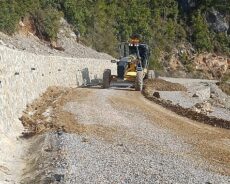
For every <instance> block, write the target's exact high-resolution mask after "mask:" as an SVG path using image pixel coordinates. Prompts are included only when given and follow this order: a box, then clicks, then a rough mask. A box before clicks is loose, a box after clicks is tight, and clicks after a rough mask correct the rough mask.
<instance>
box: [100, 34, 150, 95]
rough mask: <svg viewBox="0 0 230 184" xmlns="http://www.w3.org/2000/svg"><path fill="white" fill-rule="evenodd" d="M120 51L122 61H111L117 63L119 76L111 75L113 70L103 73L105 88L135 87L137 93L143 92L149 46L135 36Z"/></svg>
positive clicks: (121, 45)
mask: <svg viewBox="0 0 230 184" xmlns="http://www.w3.org/2000/svg"><path fill="white" fill-rule="evenodd" d="M119 50H120V59H119V60H118V61H117V60H112V61H111V62H113V63H117V75H111V70H110V69H106V70H105V71H104V73H103V88H109V87H110V86H133V87H134V88H135V90H136V91H142V88H143V79H144V78H145V77H147V72H148V65H149V60H148V59H149V55H150V52H149V48H148V45H147V44H144V43H140V37H139V36H138V35H134V36H132V37H131V39H130V41H129V42H125V43H121V44H120V47H119Z"/></svg>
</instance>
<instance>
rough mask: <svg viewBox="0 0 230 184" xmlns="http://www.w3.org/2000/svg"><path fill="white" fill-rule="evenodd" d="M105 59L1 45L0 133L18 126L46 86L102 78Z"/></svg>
mask: <svg viewBox="0 0 230 184" xmlns="http://www.w3.org/2000/svg"><path fill="white" fill-rule="evenodd" d="M105 68H110V69H112V72H113V73H114V72H115V70H116V65H115V64H112V63H111V62H110V61H108V60H99V59H86V58H82V59H81V58H80V59H78V58H65V57H57V56H48V57H47V56H41V55H35V54H32V53H27V52H21V51H16V50H12V49H9V48H6V47H4V46H0V81H1V84H0V133H7V134H11V133H15V132H14V130H15V129H16V130H17V129H18V128H21V124H20V122H19V121H18V117H20V116H21V113H22V111H23V109H25V107H26V104H28V103H31V102H32V101H33V100H34V99H35V98H37V97H38V96H39V95H40V94H41V93H42V92H44V91H45V90H46V89H47V87H49V86H54V85H55V86H65V87H69V86H71V87H76V86H79V85H82V84H84V83H89V82H91V81H98V79H101V78H102V74H103V71H104V69H105Z"/></svg>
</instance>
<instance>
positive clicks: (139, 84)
mask: <svg viewBox="0 0 230 184" xmlns="http://www.w3.org/2000/svg"><path fill="white" fill-rule="evenodd" d="M142 89H143V71H137V76H136V80H135V90H136V91H142Z"/></svg>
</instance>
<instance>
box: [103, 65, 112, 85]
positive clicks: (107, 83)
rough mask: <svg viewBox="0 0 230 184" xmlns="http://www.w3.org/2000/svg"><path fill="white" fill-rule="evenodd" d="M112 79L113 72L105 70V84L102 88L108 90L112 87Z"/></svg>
mask: <svg viewBox="0 0 230 184" xmlns="http://www.w3.org/2000/svg"><path fill="white" fill-rule="evenodd" d="M110 78H111V70H110V69H105V70H104V73H103V84H102V88H104V89H107V88H109V87H110Z"/></svg>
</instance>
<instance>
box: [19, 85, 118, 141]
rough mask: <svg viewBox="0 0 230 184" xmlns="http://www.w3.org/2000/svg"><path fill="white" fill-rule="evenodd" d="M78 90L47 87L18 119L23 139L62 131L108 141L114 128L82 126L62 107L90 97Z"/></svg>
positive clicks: (87, 92)
mask: <svg viewBox="0 0 230 184" xmlns="http://www.w3.org/2000/svg"><path fill="white" fill-rule="evenodd" d="M80 90H81V89H79V88H63V87H49V88H48V89H47V91H46V92H44V93H43V94H42V95H41V96H40V97H39V98H38V99H37V100H35V101H34V102H33V103H32V104H30V105H28V106H27V108H26V110H25V111H24V112H23V115H22V117H21V118H20V120H21V122H22V124H23V126H24V127H25V131H24V132H23V133H22V134H23V137H24V138H29V137H31V136H34V135H37V134H43V133H45V132H51V131H63V132H68V133H77V134H82V133H84V134H91V135H95V136H98V137H103V138H105V139H107V138H108V139H110V138H109V137H111V135H112V134H113V133H114V132H115V130H114V128H108V127H105V126H102V125H100V126H99V125H93V124H92V125H84V124H79V123H78V122H77V119H76V117H75V116H74V115H73V114H72V113H70V112H67V111H65V110H63V107H64V106H65V104H66V103H67V102H75V101H77V100H81V99H82V98H83V97H86V96H88V95H90V91H89V90H87V91H85V92H84V93H79V91H80Z"/></svg>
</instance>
